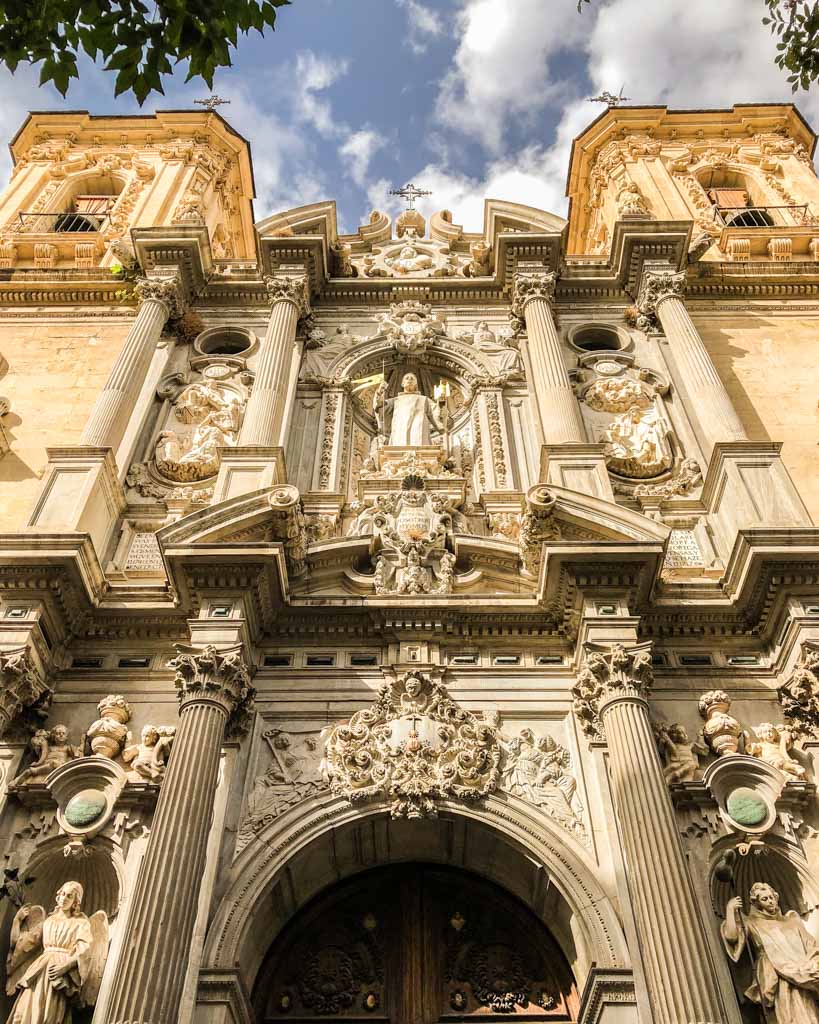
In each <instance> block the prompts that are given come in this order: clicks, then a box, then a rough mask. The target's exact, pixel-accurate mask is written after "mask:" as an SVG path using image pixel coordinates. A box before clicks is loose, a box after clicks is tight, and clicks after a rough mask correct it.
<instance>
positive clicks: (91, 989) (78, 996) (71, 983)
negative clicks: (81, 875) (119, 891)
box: [6, 882, 108, 1024]
mask: <svg viewBox="0 0 819 1024" xmlns="http://www.w3.org/2000/svg"><path fill="white" fill-rule="evenodd" d="M82 898H83V888H82V886H81V885H80V883H79V882H65V883H64V884H63V885H62V886H61V887H60V889H59V891H58V892H57V895H56V897H55V902H56V906H55V908H54V911H53V912H52V913H51V914H49V915H48V917H46V916H45V911H44V910H43V908H42V907H37V906H31V905H30V904H26V905H25V906H23V907H21V908H20V909H19V910H18V911H17V913H16V914H15V916H14V922H13V923H12V926H11V949H10V951H9V955H8V958H7V960H6V992H7V993H8V994H9V995H10V996H12V995H16V997H17V998H16V999H15V1001H14V1006H13V1007H12V1010H11V1014H10V1015H9V1018H8V1024H71V1019H72V1010H74V1009H79V1008H81V1007H83V1006H93V1005H94V1003H95V1002H96V1000H97V995H98V994H99V989H100V982H101V980H102V972H103V969H104V967H105V961H106V959H107V957H108V918H107V916H106V914H105V911H103V910H98V911H97V913H96V914H92V915H91V917H90V918H89V917H86V915H85V914H83V913H82V910H81V907H82Z"/></svg>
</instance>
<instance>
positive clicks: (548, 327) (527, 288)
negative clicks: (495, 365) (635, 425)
mask: <svg viewBox="0 0 819 1024" xmlns="http://www.w3.org/2000/svg"><path fill="white" fill-rule="evenodd" d="M555 280H556V277H555V274H554V273H553V272H549V273H545V272H544V273H538V274H530V273H527V274H522V273H520V274H516V275H515V282H514V289H513V293H512V309H513V311H514V312H515V314H516V315H517V316H519V317H522V318H523V319H524V320H525V321H526V333H527V335H528V340H527V342H526V343H525V345H526V351H525V352H524V356H525V357H526V361H527V363H528V367H527V368H528V370H529V377H530V380H529V393H530V394H531V395H532V397H533V398H534V401H535V407H536V409H537V412H538V417H539V419H540V425H541V429H542V430H543V439H544V441H545V443H546V444H550V445H551V444H566V443H575V444H577V443H582V442H585V440H586V431H585V430H584V428H583V418H582V416H581V414H580V409H579V407H578V404H577V398H576V397H575V394H574V391H573V390H572V387H571V384H570V383H569V377H568V374H567V373H566V367H565V366H564V364H563V356H562V354H561V351H560V339H559V337H558V334H557V327H556V325H555V320H554V316H553V315H552V301H553V299H554V290H555Z"/></svg>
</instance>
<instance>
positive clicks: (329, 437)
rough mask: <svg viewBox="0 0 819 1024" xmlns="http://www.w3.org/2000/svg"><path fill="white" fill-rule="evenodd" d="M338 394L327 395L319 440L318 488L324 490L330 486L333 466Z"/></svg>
mask: <svg viewBox="0 0 819 1024" xmlns="http://www.w3.org/2000/svg"><path fill="white" fill-rule="evenodd" d="M338 401H339V396H338V395H337V394H335V393H331V394H329V395H327V402H326V405H325V408H324V436H323V438H322V442H321V457H320V459H319V490H320V491H326V490H328V489H329V487H330V474H331V471H332V468H333V448H334V446H335V427H336V415H337V413H338Z"/></svg>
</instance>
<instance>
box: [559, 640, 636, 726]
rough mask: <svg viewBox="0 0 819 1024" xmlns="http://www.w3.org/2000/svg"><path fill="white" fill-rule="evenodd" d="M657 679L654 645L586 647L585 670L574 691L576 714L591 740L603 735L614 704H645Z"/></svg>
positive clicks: (579, 677) (580, 674)
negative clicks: (621, 701) (607, 712)
mask: <svg viewBox="0 0 819 1024" xmlns="http://www.w3.org/2000/svg"><path fill="white" fill-rule="evenodd" d="M653 682H654V675H653V673H652V670H651V644H650V643H648V644H634V645H632V646H630V647H625V646H624V645H623V644H613V645H611V646H603V645H602V644H587V645H586V659H585V662H584V664H583V668H582V669H581V670H580V672H579V673H578V674H577V679H576V681H575V684H574V686H573V687H572V696H573V697H574V705H573V710H574V713H575V715H577V718H578V719H579V721H580V725H581V727H582V729H583V731H584V732H585V733H586V734H587V735H588V736H595V737H599V736H601V735H602V734H603V717H604V712H605V710H606V708H607V707H608V706H609V705H610V704H612V703H613V702H614V701H616V700H619V699H623V698H630V699H632V700H645V699H646V697H647V696H648V694H649V692H650V690H651V686H652V683H653Z"/></svg>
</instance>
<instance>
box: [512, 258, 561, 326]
mask: <svg viewBox="0 0 819 1024" xmlns="http://www.w3.org/2000/svg"><path fill="white" fill-rule="evenodd" d="M556 283H557V274H555V272H554V271H552V270H550V271H543V272H542V273H541V272H539V273H536V274H532V273H518V274H515V279H514V284H513V286H512V312H513V314H514V315H515V316H517V317H522V318H525V316H526V307H527V306H528V304H529V303H530V302H531V301H532V300H533V299H541V300H543V301H544V302H548V303H551V302H552V301H553V300H554V296H555V285H556Z"/></svg>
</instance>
